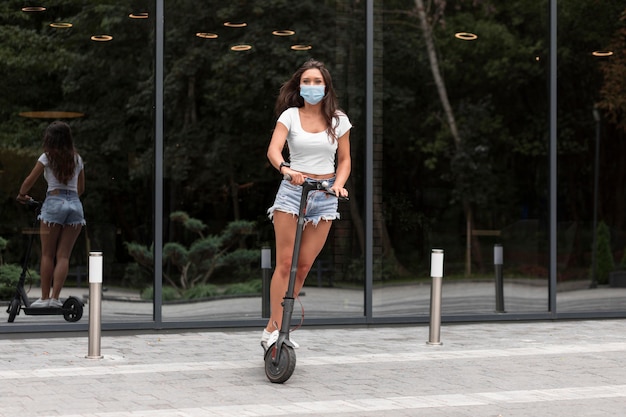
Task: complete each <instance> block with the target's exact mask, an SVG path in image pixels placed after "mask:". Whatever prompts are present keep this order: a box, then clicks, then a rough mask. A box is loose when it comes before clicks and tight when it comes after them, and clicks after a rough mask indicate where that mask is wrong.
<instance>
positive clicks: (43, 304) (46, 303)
mask: <svg viewBox="0 0 626 417" xmlns="http://www.w3.org/2000/svg"><path fill="white" fill-rule="evenodd" d="M30 306H31V307H33V308H46V307H49V306H50V299H49V298H48V299H46V300H42V299H41V298H40V299H38V300H37V301H33V302H32V303H30Z"/></svg>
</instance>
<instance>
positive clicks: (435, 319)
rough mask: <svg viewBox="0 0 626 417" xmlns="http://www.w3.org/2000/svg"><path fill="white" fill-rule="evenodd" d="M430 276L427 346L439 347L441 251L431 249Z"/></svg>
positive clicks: (441, 276)
mask: <svg viewBox="0 0 626 417" xmlns="http://www.w3.org/2000/svg"><path fill="white" fill-rule="evenodd" d="M430 276H431V278H432V279H433V281H432V284H431V287H430V332H429V335H428V342H426V343H427V344H429V345H441V344H443V343H441V341H440V330H441V285H442V279H443V250H442V249H433V251H432V254H431V256H430Z"/></svg>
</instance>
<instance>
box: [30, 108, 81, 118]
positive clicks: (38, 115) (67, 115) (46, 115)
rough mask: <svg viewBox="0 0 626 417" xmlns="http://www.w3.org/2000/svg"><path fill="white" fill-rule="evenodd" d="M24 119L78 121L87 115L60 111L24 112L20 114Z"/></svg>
mask: <svg viewBox="0 0 626 417" xmlns="http://www.w3.org/2000/svg"><path fill="white" fill-rule="evenodd" d="M19 115H20V116H22V117H30V118H32V119H76V118H79V117H83V116H85V113H79V112H75V111H59V110H42V111H23V112H21V113H19Z"/></svg>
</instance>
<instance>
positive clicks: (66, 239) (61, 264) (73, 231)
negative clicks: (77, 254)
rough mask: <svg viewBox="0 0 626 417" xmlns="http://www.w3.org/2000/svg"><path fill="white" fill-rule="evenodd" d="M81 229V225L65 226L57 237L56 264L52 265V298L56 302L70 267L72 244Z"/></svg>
mask: <svg viewBox="0 0 626 417" xmlns="http://www.w3.org/2000/svg"><path fill="white" fill-rule="evenodd" d="M81 229H82V226H81V225H77V226H73V225H65V226H64V227H63V230H62V231H61V234H60V236H59V240H58V242H57V248H56V264H55V265H54V273H53V277H54V279H53V284H52V285H53V287H52V298H56V299H57V300H58V299H59V295H61V289H62V288H63V284H65V279H66V278H67V273H68V271H69V266H70V255H72V249H73V248H74V243H76V239H77V238H78V235H80V231H81Z"/></svg>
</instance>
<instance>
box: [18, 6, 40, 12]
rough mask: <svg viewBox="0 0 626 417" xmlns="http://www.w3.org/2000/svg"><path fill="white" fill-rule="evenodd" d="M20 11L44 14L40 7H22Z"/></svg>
mask: <svg viewBox="0 0 626 417" xmlns="http://www.w3.org/2000/svg"><path fill="white" fill-rule="evenodd" d="M22 11H23V12H26V13H32V12H45V11H46V8H45V7H41V6H28V7H22Z"/></svg>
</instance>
